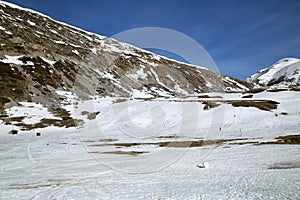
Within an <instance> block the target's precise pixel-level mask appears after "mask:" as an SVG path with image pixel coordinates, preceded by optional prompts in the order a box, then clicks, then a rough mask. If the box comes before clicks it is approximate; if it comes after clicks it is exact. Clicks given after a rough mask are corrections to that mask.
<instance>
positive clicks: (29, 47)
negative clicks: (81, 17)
mask: <svg viewBox="0 0 300 200" xmlns="http://www.w3.org/2000/svg"><path fill="white" fill-rule="evenodd" d="M0 12H1V25H0V38H1V40H0V67H1V73H0V87H1V89H2V91H3V92H2V95H1V96H2V98H6V99H4V100H2V101H16V102H17V101H34V102H40V103H45V104H49V103H55V102H58V101H59V97H57V95H56V93H55V90H64V91H73V92H75V93H76V94H77V95H78V96H79V97H80V98H88V96H89V95H99V96H120V97H144V98H146V97H147V98H150V97H159V96H186V95H194V94H198V93H202V92H209V91H225V92H229V91H245V90H248V89H249V87H251V85H249V84H247V83H245V82H242V81H238V80H235V79H232V78H230V77H225V76H222V75H220V74H218V73H215V72H212V71H210V70H208V69H206V68H203V67H201V68H198V67H194V66H192V65H188V64H183V63H180V62H176V61H174V60H170V59H166V58H163V57H160V56H157V55H155V54H153V53H150V52H148V51H144V50H142V49H139V48H135V47H133V46H131V45H127V44H124V43H120V42H118V41H116V40H114V39H111V38H108V37H104V36H100V35H96V34H93V33H89V32H86V31H83V30H80V29H78V28H75V27H72V26H69V25H66V24H64V23H61V22H57V21H54V20H52V19H51V18H49V17H47V16H45V15H42V14H39V13H37V12H34V11H30V10H28V9H23V8H21V7H18V6H15V5H13V4H10V3H6V2H3V1H1V2H0Z"/></svg>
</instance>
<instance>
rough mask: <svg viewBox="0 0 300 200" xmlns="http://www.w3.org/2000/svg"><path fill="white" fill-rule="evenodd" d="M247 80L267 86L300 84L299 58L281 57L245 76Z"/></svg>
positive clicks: (296, 85)
mask: <svg viewBox="0 0 300 200" xmlns="http://www.w3.org/2000/svg"><path fill="white" fill-rule="evenodd" d="M247 81H248V82H251V83H254V84H258V85H262V86H268V87H298V86H300V59H298V58H289V57H286V58H282V59H280V60H278V61H277V62H275V63H274V64H273V65H271V66H270V67H267V68H264V69H262V70H260V71H258V72H257V73H255V74H253V75H252V76H250V77H249V78H247Z"/></svg>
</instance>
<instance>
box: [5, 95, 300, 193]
mask: <svg viewBox="0 0 300 200" xmlns="http://www.w3.org/2000/svg"><path fill="white" fill-rule="evenodd" d="M59 94H60V95H65V96H66V97H67V98H66V99H67V100H66V101H68V102H69V103H70V102H71V103H70V105H69V106H65V108H66V109H67V110H69V111H70V112H71V113H72V116H73V117H74V118H81V119H83V120H85V122H86V123H85V125H84V126H82V127H77V128H68V129H66V128H58V127H49V128H45V129H37V130H32V131H23V132H19V134H17V135H11V134H7V131H8V130H9V129H12V128H16V127H14V125H11V126H7V125H4V124H3V123H1V124H0V130H1V134H0V180H1V181H0V199H299V198H300V192H299V191H300V146H299V145H291V144H280V145H279V144H267V145H254V144H253V143H257V142H267V141H276V139H275V138H276V137H278V136H284V135H299V131H300V126H299V125H300V92H274V93H271V92H268V93H267V92H262V93H258V94H254V96H253V98H251V99H260V100H261V99H268V100H270V99H272V100H275V101H277V102H280V104H279V105H278V108H277V109H276V110H273V111H262V110H259V109H257V108H250V107H249V108H248V107H247V108H246V107H233V106H232V105H230V104H226V103H224V104H222V105H221V106H218V107H216V108H212V109H209V110H203V107H204V105H202V104H201V103H199V102H193V101H195V100H197V98H196V97H191V98H188V99H172V100H170V99H156V100H151V101H143V100H130V101H125V102H119V103H114V101H115V99H110V98H104V99H103V98H94V99H93V100H89V101H85V102H82V101H78V104H77V103H76V104H75V105H76V106H75V107H74V106H73V105H74V102H72V101H77V98H72V95H71V94H63V93H62V92H59ZM208 95H209V96H221V97H222V99H227V100H228V99H241V97H242V96H243V95H242V94H226V95H220V94H208ZM221 97H219V98H221ZM26 106H27V108H28V110H27V111H28V112H30V113H36V114H35V115H33V114H31V116H30V117H31V118H29V119H27V122H30V121H37V120H39V119H40V118H42V117H43V116H48V117H52V118H53V116H52V115H51V114H50V113H47V111H46V110H45V109H44V108H42V107H41V106H40V105H30V106H29V105H28V104H24V108H22V109H20V108H19V109H16V108H11V109H10V110H9V112H8V113H9V114H10V115H12V116H22V115H24V114H25V113H26V110H24V109H25V108H26ZM29 109H31V110H29ZM36 109H37V110H39V112H35V110H36ZM82 111H88V112H94V111H100V114H99V115H98V116H97V118H96V119H94V120H88V119H87V118H86V115H82ZM282 113H287V114H282ZM276 115H277V116H276ZM37 132H41V136H40V137H38V136H36V133H37ZM218 139H231V141H226V142H223V143H221V144H217V142H215V143H214V142H213V141H217V140H218ZM199 140H205V141H210V143H209V144H207V145H204V146H195V147H189V145H190V144H191V142H192V141H199ZM167 142H170V143H167ZM173 142H187V143H186V144H185V143H184V144H185V145H183V146H181V147H174V146H172V144H173ZM239 143H240V144H239ZM160 144H164V145H161V146H160ZM180 144H182V143H180ZM204 161H206V162H208V163H209V167H208V168H199V167H197V165H198V164H201V163H203V162H204Z"/></svg>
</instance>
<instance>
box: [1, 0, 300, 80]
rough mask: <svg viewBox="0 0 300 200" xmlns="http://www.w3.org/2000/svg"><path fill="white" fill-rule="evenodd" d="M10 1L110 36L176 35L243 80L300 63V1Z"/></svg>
mask: <svg viewBox="0 0 300 200" xmlns="http://www.w3.org/2000/svg"><path fill="white" fill-rule="evenodd" d="M6 1H8V2H11V3H15V4H18V5H20V6H23V7H27V8H31V9H34V10H37V11H39V12H42V13H44V14H46V15H49V16H51V17H52V18H54V19H56V20H59V21H63V22H66V23H69V24H72V25H74V26H77V27H80V28H83V29H85V30H88V31H91V32H95V33H98V34H101V35H105V36H112V35H115V34H117V33H120V32H122V31H126V30H128V29H132V28H139V27H149V26H150V27H163V28H169V29H172V30H176V31H179V32H181V33H184V34H186V35H188V36H189V37H191V38H193V39H194V40H196V41H197V42H198V43H200V44H201V45H202V46H203V47H204V48H205V49H206V51H207V52H208V53H209V54H210V56H211V57H212V58H213V60H214V61H215V63H216V65H217V66H218V68H219V70H220V72H221V73H223V74H226V75H230V76H233V77H235V78H240V79H245V78H246V77H248V76H249V75H251V74H253V73H255V72H256V71H258V70H259V69H261V68H265V67H268V66H270V65H271V64H273V63H274V62H275V61H277V60H279V59H281V58H283V57H297V58H300V23H299V22H300V12H299V11H300V1H299V0H207V1H201V0H151V1H147V0H114V1H111V0H80V1H79V0H76V1H75V0H51V1H40V0H6ZM160 53H162V52H160Z"/></svg>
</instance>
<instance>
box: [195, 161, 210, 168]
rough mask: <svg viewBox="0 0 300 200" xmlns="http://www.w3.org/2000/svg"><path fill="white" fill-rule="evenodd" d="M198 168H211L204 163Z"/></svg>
mask: <svg viewBox="0 0 300 200" xmlns="http://www.w3.org/2000/svg"><path fill="white" fill-rule="evenodd" d="M197 167H199V168H209V164H208V162H203V163H201V164H198V165H197Z"/></svg>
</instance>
